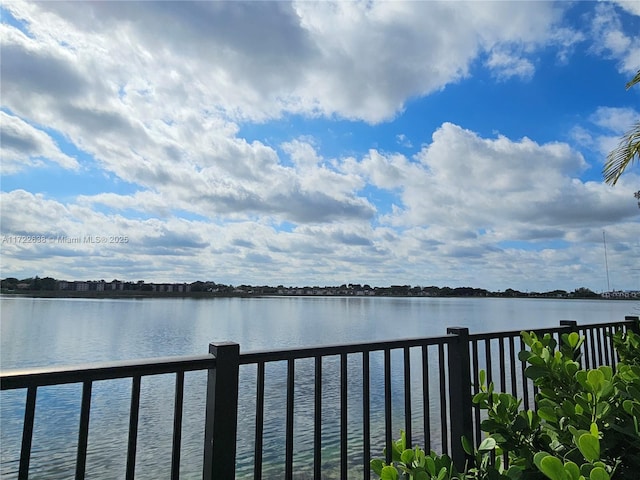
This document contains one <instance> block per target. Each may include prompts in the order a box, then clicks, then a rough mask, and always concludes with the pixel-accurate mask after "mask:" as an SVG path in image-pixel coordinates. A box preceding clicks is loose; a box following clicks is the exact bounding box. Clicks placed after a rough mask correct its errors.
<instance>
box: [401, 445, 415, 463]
mask: <svg viewBox="0 0 640 480" xmlns="http://www.w3.org/2000/svg"><path fill="white" fill-rule="evenodd" d="M414 456H415V455H414V453H413V450H409V449H407V450H405V451H404V452H402V454H401V455H400V461H401V462H402V463H404V464H405V465H410V464H411V462H413V458H414Z"/></svg>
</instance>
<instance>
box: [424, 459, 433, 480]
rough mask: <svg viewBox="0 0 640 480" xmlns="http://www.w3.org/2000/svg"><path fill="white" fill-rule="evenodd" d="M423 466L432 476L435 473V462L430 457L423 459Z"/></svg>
mask: <svg viewBox="0 0 640 480" xmlns="http://www.w3.org/2000/svg"><path fill="white" fill-rule="evenodd" d="M424 468H425V470H426V471H427V472H429V475H431V476H432V477H433V476H434V475H435V474H436V462H435V461H434V460H433V458H431V457H426V458H425V459H424Z"/></svg>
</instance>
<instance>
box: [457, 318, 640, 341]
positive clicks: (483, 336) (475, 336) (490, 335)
mask: <svg viewBox="0 0 640 480" xmlns="http://www.w3.org/2000/svg"><path fill="white" fill-rule="evenodd" d="M633 323H634V321H633V320H622V321H619V322H603V323H587V324H578V325H576V329H577V330H587V329H593V328H603V327H619V326H623V325H632V324H633ZM570 330H571V327H570V326H566V325H562V326H559V327H558V326H554V327H540V328H521V329H519V330H511V331H508V332H483V333H472V334H469V340H470V341H474V340H489V339H498V338H509V337H519V336H520V334H521V332H523V331H526V332H536V333H543V332H544V333H558V332H567V331H570Z"/></svg>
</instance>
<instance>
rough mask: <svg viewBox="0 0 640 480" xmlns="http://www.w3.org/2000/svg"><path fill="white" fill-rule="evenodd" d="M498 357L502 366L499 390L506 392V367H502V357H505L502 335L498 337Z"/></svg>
mask: <svg viewBox="0 0 640 480" xmlns="http://www.w3.org/2000/svg"><path fill="white" fill-rule="evenodd" d="M498 358H499V359H500V362H501V363H502V365H501V367H502V368H500V391H501V392H506V391H507V372H505V370H506V369H505V368H504V359H505V355H504V338H502V337H498Z"/></svg>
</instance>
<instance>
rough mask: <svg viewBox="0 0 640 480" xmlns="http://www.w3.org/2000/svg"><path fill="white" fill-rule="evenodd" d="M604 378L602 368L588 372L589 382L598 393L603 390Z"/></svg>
mask: <svg viewBox="0 0 640 480" xmlns="http://www.w3.org/2000/svg"><path fill="white" fill-rule="evenodd" d="M604 380H605V379H604V374H603V373H602V372H601V371H600V370H589V372H587V382H588V383H589V385H590V386H591V388H592V389H593V392H594V393H596V394H597V393H599V392H600V391H602V386H603V384H604Z"/></svg>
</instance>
